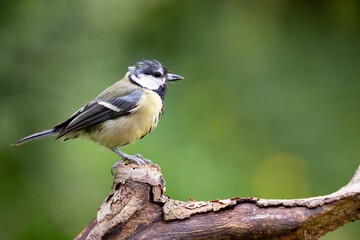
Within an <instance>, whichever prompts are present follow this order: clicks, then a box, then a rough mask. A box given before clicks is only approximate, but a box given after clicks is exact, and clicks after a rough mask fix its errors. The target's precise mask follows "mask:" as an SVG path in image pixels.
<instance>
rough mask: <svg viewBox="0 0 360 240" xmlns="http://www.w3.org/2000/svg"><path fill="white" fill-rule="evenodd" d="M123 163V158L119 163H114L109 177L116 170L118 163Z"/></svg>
mask: <svg viewBox="0 0 360 240" xmlns="http://www.w3.org/2000/svg"><path fill="white" fill-rule="evenodd" d="M123 161H124V158H123V159H121V160H120V161H117V162H116V163H114V165H113V166H112V167H111V175H113V176H114V169H116V168H117V167H118V166H119V164H120V163H122V162H123Z"/></svg>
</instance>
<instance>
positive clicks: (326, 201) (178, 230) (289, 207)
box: [76, 163, 360, 240]
mask: <svg viewBox="0 0 360 240" xmlns="http://www.w3.org/2000/svg"><path fill="white" fill-rule="evenodd" d="M164 192H165V179H164V177H163V176H162V174H161V171H160V167H159V166H157V165H153V166H150V165H146V166H138V165H136V164H131V163H130V164H120V165H119V166H118V168H117V170H116V174H115V177H114V182H113V185H112V188H111V191H110V194H109V196H107V197H106V198H105V199H104V201H103V203H102V204H101V206H100V208H99V211H98V214H97V218H96V219H95V220H94V221H92V222H91V223H90V224H89V226H88V227H87V228H85V229H84V230H83V231H82V232H81V233H80V234H79V236H77V238H76V239H78V240H80V239H91V240H95V239H174V238H182V239H207V238H209V237H212V238H217V239H228V238H277V239H299V238H300V239H317V238H319V237H320V236H322V235H324V234H325V233H326V232H329V231H332V230H335V229H336V228H338V227H340V226H342V225H343V224H345V223H347V222H349V221H355V220H357V219H360V166H359V168H358V170H357V171H356V173H355V175H354V177H353V178H352V179H351V181H350V182H349V184H347V185H346V186H344V187H343V188H341V189H340V190H339V191H337V192H335V193H332V194H329V195H326V196H319V197H313V198H306V199H289V200H278V199H258V198H231V199H226V200H213V201H194V200H193V199H191V201H187V202H184V201H178V200H173V199H171V198H170V197H168V196H166V195H164V194H163V193H164Z"/></svg>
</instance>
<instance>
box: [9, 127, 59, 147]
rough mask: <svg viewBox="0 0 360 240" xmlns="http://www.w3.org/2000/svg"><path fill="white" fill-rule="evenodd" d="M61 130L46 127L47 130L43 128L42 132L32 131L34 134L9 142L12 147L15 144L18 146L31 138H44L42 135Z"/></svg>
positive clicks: (46, 135) (45, 135)
mask: <svg viewBox="0 0 360 240" xmlns="http://www.w3.org/2000/svg"><path fill="white" fill-rule="evenodd" d="M59 132H61V129H54V128H52V129H48V130H44V131H42V132H38V133H34V134H31V135H29V136H27V137H24V138H22V139H20V140H18V141H16V142H14V143H13V144H11V146H12V147H16V146H19V145H21V144H23V143H26V142H30V141H32V140H36V139H41V138H44V137H49V136H52V135H55V134H57V133H59Z"/></svg>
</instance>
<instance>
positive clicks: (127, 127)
mask: <svg viewBox="0 0 360 240" xmlns="http://www.w3.org/2000/svg"><path fill="white" fill-rule="evenodd" d="M162 107H163V102H162V100H161V98H160V96H159V95H158V94H157V93H155V92H153V91H150V90H146V89H144V90H143V95H142V96H141V99H140V101H139V105H138V106H137V108H136V109H135V110H134V111H133V113H132V114H130V115H127V116H122V117H119V118H117V119H113V120H108V121H105V122H103V123H101V124H100V125H99V126H98V127H97V128H96V130H95V131H93V132H91V133H89V135H90V138H91V139H92V140H94V141H96V142H99V143H100V144H101V145H103V146H106V147H121V146H124V145H127V144H130V143H132V142H135V141H136V140H138V139H140V138H141V137H143V136H145V135H146V134H147V133H149V132H150V131H151V130H152V129H154V128H155V127H156V125H157V123H158V121H159V117H160V115H161V113H162Z"/></svg>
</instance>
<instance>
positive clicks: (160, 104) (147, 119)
mask: <svg viewBox="0 0 360 240" xmlns="http://www.w3.org/2000/svg"><path fill="white" fill-rule="evenodd" d="M182 79H184V78H183V77H182V76H180V75H176V74H172V73H170V72H169V71H168V70H167V68H166V67H165V66H163V65H162V64H161V63H160V62H159V61H157V60H155V59H153V60H142V61H139V62H137V63H136V64H135V65H133V66H129V67H128V71H127V73H126V74H125V76H124V77H123V78H122V79H121V80H119V81H117V82H115V83H114V84H113V85H111V86H110V87H108V88H107V89H105V90H104V91H103V92H101V93H100V94H99V95H98V96H97V97H96V98H95V99H93V100H91V101H90V102H88V103H87V104H86V105H85V106H83V107H82V108H80V109H79V110H78V111H76V112H75V113H74V114H72V115H71V116H70V117H69V118H68V119H67V120H65V121H63V122H61V123H59V124H58V125H56V126H55V127H53V128H51V129H47V130H44V131H41V132H37V133H34V134H31V135H29V136H27V137H24V138H22V139H20V140H18V141H16V142H14V143H13V144H11V146H19V145H21V144H23V143H26V142H29V141H33V140H37V139H41V138H45V137H49V136H53V135H57V136H56V138H55V140H57V139H63V140H69V139H75V138H79V137H85V138H88V139H90V140H92V141H94V142H97V143H99V144H100V145H101V146H104V147H106V148H108V149H110V150H112V151H113V152H115V153H116V154H118V155H119V156H120V157H121V158H122V159H121V160H120V161H117V162H115V163H114V165H113V166H112V168H111V174H112V175H114V172H113V171H114V169H116V167H117V166H118V165H119V164H120V163H122V162H123V161H125V160H127V161H129V162H135V163H137V164H138V165H145V164H153V163H152V161H151V160H149V159H146V158H144V157H143V156H141V155H140V154H136V155H129V154H126V153H124V152H122V151H120V150H119V149H118V148H119V147H123V146H125V145H128V144H130V143H133V142H135V141H137V140H139V139H141V138H143V137H144V136H146V135H147V134H149V133H150V132H151V131H152V130H153V129H154V128H155V127H156V126H157V124H158V121H159V118H160V117H161V116H162V114H163V112H164V98H165V95H166V93H167V90H168V84H169V83H170V82H173V81H176V80H182Z"/></svg>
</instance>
